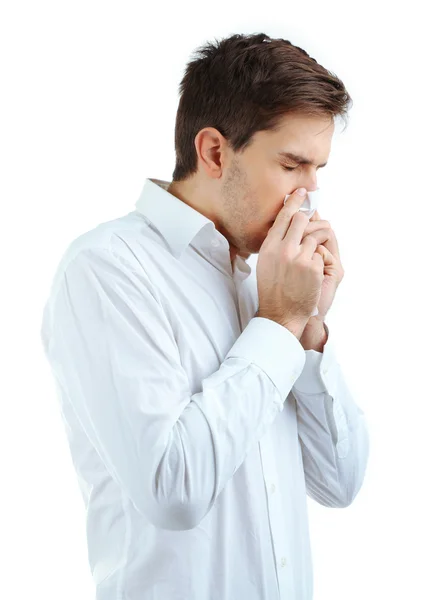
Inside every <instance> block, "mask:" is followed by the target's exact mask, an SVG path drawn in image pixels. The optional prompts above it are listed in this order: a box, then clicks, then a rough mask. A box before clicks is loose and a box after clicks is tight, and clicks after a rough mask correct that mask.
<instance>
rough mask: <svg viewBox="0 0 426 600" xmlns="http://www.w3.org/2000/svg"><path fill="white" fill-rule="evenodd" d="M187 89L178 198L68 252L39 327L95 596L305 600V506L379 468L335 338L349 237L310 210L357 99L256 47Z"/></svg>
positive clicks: (152, 200)
mask: <svg viewBox="0 0 426 600" xmlns="http://www.w3.org/2000/svg"><path fill="white" fill-rule="evenodd" d="M180 91H181V100H180V104H179V108H178V114H177V120H176V139H175V145H176V167H175V171H174V173H173V181H172V182H166V181H160V180H157V179H147V180H146V183H145V186H144V188H143V191H142V194H141V196H140V198H139V199H138V201H137V203H136V210H134V211H132V212H130V213H129V214H127V215H125V216H123V217H119V218H117V219H115V220H113V221H110V222H107V223H102V224H100V225H99V226H98V227H96V228H95V229H94V230H92V231H90V232H86V233H84V234H83V235H82V236H80V237H79V238H77V239H76V240H74V241H73V242H72V244H71V245H70V246H69V248H68V250H67V252H66V253H65V256H64V257H63V259H62V261H61V263H60V265H59V268H58V271H57V273H56V275H55V278H54V282H53V285H52V290H51V295H50V298H49V300H48V302H47V304H46V307H45V311H44V318H43V328H42V338H43V344H44V348H45V352H46V355H47V357H48V359H49V362H50V364H51V366H52V370H53V373H54V376H55V380H56V382H57V385H58V392H59V398H60V402H61V409H62V414H63V418H64V422H65V424H66V431H67V435H68V439H69V444H70V449H71V452H72V456H73V463H74V465H75V468H76V472H77V475H78V480H79V483H80V486H81V491H82V495H83V498H84V502H85V506H86V509H87V539H88V551H89V552H88V556H89V561H90V567H91V570H92V573H93V577H94V581H95V584H96V597H97V598H98V600H113V599H114V600H115V599H116V598H119V597H120V598H126V600H154V599H155V600H160V599H161V600H240V599H241V600H290V599H291V600H308V599H311V598H312V587H313V586H312V564H311V551H310V544H309V530H308V517H307V503H306V496H307V494H308V495H309V496H310V497H311V498H313V499H314V500H316V501H317V502H319V503H320V504H322V505H324V506H329V507H346V506H348V505H349V504H351V502H352V501H353V500H354V498H355V496H356V495H357V493H358V491H359V489H360V487H361V485H362V481H363V478H364V474H365V469H366V464H367V457H368V433H367V427H366V423H365V417H364V413H363V412H362V410H361V409H360V408H359V407H358V406H357V404H356V403H355V401H354V399H353V398H352V396H351V393H350V391H349V389H348V387H347V385H346V383H345V380H344V377H343V374H342V372H341V370H340V366H339V364H338V362H337V360H336V356H335V352H334V350H333V345H332V339H331V338H332V332H329V331H328V327H327V326H326V324H325V322H324V319H325V316H326V314H327V312H328V311H329V309H330V307H331V304H332V302H333V300H334V297H335V293H336V290H337V287H338V285H339V283H340V282H341V280H342V278H343V267H342V265H341V261H340V256H339V251H338V246H337V240H336V236H335V234H334V232H333V230H332V228H331V227H330V224H329V223H328V222H327V221H324V220H322V219H321V218H320V216H319V214H318V213H316V214H315V216H314V217H312V219H311V220H308V218H307V217H306V216H305V215H303V214H302V213H301V212H300V211H299V209H300V206H301V205H302V203H303V201H304V198H305V196H304V195H303V190H302V195H299V194H298V193H297V190H299V189H300V188H305V190H308V191H310V190H315V189H316V187H317V180H316V177H317V175H316V172H317V169H319V168H322V167H324V166H325V164H326V163H327V160H328V157H329V153H330V148H331V140H332V135H333V132H334V118H335V117H337V116H340V115H343V114H344V113H345V110H346V109H347V105H348V103H349V100H350V97H349V95H348V93H347V92H346V90H345V88H344V86H343V84H342V83H341V81H340V80H338V79H337V78H336V77H335V76H334V75H331V74H330V73H329V72H328V71H326V70H325V69H324V68H323V67H321V66H320V65H318V63H316V61H315V60H314V59H312V58H311V57H309V56H308V55H307V53H306V52H305V51H303V50H301V49H300V48H297V47H295V46H293V45H291V44H290V42H288V41H286V40H273V39H271V38H269V37H268V36H266V35H265V34H256V35H252V36H240V35H235V36H231V37H230V38H228V39H224V40H222V41H221V42H220V43H218V44H217V45H213V44H209V45H206V47H205V48H204V49H203V50H202V51H201V55H200V56H199V57H198V58H196V59H195V60H194V61H193V62H192V63H190V64H189V65H188V67H187V70H186V73H185V76H184V78H183V81H182V83H181V88H180ZM288 194H290V197H289V198H288V200H287V201H286V203H285V204H284V203H283V200H284V198H285V197H286V195H288ZM251 254H258V260H257V266H256V272H254V271H253V270H252V269H251V267H250V266H249V264H248V263H247V259H248V257H249V256H250V255H251ZM316 306H317V307H318V314H317V315H316V316H315V317H312V316H310V315H311V314H312V311H313V309H314V308H315V307H316Z"/></svg>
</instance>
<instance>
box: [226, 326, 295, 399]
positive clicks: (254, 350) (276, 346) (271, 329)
mask: <svg viewBox="0 0 426 600" xmlns="http://www.w3.org/2000/svg"><path fill="white" fill-rule="evenodd" d="M226 358H243V359H245V360H247V361H248V362H249V363H254V364H256V365H257V366H258V367H259V368H260V369H262V370H263V371H264V372H265V373H266V374H267V375H268V376H269V378H270V379H271V380H272V382H273V383H274V384H275V386H276V387H277V389H278V390H279V392H280V393H281V394H282V395H283V396H284V399H285V398H286V397H287V396H288V394H289V392H290V390H291V388H292V386H293V384H294V382H295V381H296V380H297V379H298V377H299V376H300V374H301V373H302V371H303V367H304V365H305V361H306V353H305V351H304V349H303V346H302V344H301V343H300V342H299V340H298V339H297V337H296V336H295V335H293V333H291V331H289V330H288V329H287V328H286V327H283V326H282V325H279V323H276V322H275V321H272V320H271V319H265V318H264V317H253V318H252V319H251V320H250V321H249V323H248V324H247V327H246V328H245V329H244V330H243V332H242V333H241V335H240V336H239V338H238V339H237V340H236V341H235V343H234V345H233V346H232V348H231V349H230V350H229V352H228V354H227V355H226V357H225V359H226Z"/></svg>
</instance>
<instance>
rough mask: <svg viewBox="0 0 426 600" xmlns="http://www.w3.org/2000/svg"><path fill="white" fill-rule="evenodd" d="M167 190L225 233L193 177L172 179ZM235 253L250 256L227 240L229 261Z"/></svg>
mask: <svg viewBox="0 0 426 600" xmlns="http://www.w3.org/2000/svg"><path fill="white" fill-rule="evenodd" d="M167 191H168V192H169V193H170V194H172V195H173V196H176V198H179V200H182V202H185V204H187V205H188V206H190V207H191V208H193V209H194V210H196V211H197V212H199V213H201V214H202V215H204V216H205V217H207V219H210V221H213V223H214V226H215V227H216V229H217V230H218V231H219V232H220V233H222V235H225V234H224V233H223V228H222V226H221V224H220V219H219V217H218V215H217V214H216V213H215V212H214V210H213V209H212V208H211V207H210V206H209V203H208V202H203V194H202V193H201V191H200V185H199V184H198V182H196V181H195V179H189V180H188V181H177V182H175V181H172V182H171V184H170V186H169V188H168V190H167ZM204 198H205V197H204ZM225 237H226V236H225ZM228 241H229V240H228ZM237 254H240V256H242V257H243V258H248V257H249V256H250V254H249V253H247V254H243V253H240V252H239V251H238V248H236V247H235V246H233V245H232V244H231V242H229V255H230V260H231V263H232V261H233V260H234V258H235V257H236V255H237Z"/></svg>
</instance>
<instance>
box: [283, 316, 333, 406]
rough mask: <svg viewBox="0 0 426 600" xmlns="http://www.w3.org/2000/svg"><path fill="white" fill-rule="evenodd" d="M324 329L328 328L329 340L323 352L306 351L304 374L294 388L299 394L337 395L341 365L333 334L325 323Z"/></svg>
mask: <svg viewBox="0 0 426 600" xmlns="http://www.w3.org/2000/svg"><path fill="white" fill-rule="evenodd" d="M324 327H325V328H326V331H327V334H328V339H327V342H326V343H325V345H324V349H323V352H317V351H316V350H305V355H306V362H305V365H304V368H303V371H302V373H301V374H300V375H299V377H298V378H297V380H296V382H295V384H294V386H293V387H294V388H295V390H296V391H298V392H301V393H305V394H320V393H324V392H327V393H328V394H330V396H334V395H335V391H336V390H335V388H336V382H337V379H338V370H339V364H338V362H337V358H336V353H335V347H334V336H333V333H330V330H329V328H328V327H327V325H326V324H325V323H324ZM302 347H303V346H302Z"/></svg>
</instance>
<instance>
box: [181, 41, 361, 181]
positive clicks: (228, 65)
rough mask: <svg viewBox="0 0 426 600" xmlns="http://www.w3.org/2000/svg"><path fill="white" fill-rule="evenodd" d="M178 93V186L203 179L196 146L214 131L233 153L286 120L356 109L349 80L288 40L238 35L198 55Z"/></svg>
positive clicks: (210, 45)
mask: <svg viewBox="0 0 426 600" xmlns="http://www.w3.org/2000/svg"><path fill="white" fill-rule="evenodd" d="M195 52H196V56H195V57H194V60H192V61H190V62H189V63H188V64H187V65H186V69H185V73H184V76H183V78H182V81H181V83H180V86H179V95H180V100H179V106H178V110H177V114H176V124H175V153H176V164H175V169H174V171H173V180H174V181H183V180H185V179H187V178H188V177H190V176H191V175H193V174H195V173H196V172H197V168H198V164H197V152H196V149H195V144H194V139H195V137H196V135H197V133H198V132H199V131H200V130H201V129H204V128H205V127H214V128H215V129H217V130H218V131H219V132H220V133H221V134H222V135H223V136H224V137H225V138H226V139H227V141H228V143H229V145H230V147H231V148H232V150H233V151H234V152H237V151H240V152H242V151H244V150H245V149H246V148H247V147H248V146H249V145H250V143H251V141H252V139H253V135H254V134H255V133H256V132H257V131H275V130H277V129H278V126H279V123H280V121H282V119H283V117H284V116H285V115H287V114H291V113H293V114H294V113H297V114H302V115H306V116H318V117H327V116H329V117H330V119H334V117H337V116H342V117H345V116H346V115H347V112H348V110H349V108H350V107H351V106H352V104H353V102H352V98H351V97H350V96H349V94H348V92H347V91H346V89H345V86H344V85H343V83H342V81H341V80H340V79H339V78H338V77H337V76H336V75H334V74H333V73H331V72H330V71H327V69H325V68H324V67H322V66H321V65H320V64H318V62H317V61H316V60H315V59H314V58H312V57H311V56H309V54H308V53H307V52H306V51H305V50H303V49H302V48H299V47H298V46H294V45H293V44H292V43H291V42H290V41H289V40H283V39H274V38H270V37H269V36H268V35H266V34H265V33H255V34H252V35H242V34H235V35H232V36H230V37H228V38H223V39H221V40H220V41H218V40H217V39H215V43H213V42H208V43H206V44H205V45H204V46H201V47H200V48H199V49H198V50H196V51H195Z"/></svg>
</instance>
